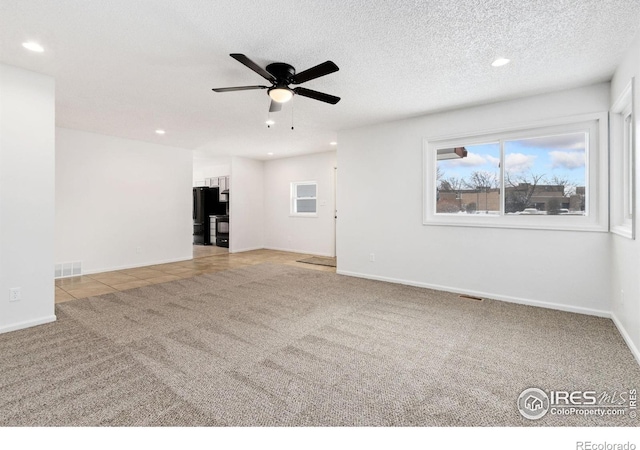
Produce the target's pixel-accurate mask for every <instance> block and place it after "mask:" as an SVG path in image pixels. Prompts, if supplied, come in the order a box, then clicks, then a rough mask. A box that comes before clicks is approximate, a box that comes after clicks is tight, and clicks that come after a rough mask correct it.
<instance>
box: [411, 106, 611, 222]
mask: <svg viewBox="0 0 640 450" xmlns="http://www.w3.org/2000/svg"><path fill="white" fill-rule="evenodd" d="M607 119H608V118H607V113H606V112H602V113H594V114H582V115H576V116H570V117H563V118H558V119H553V120H544V121H538V122H533V123H526V124H520V125H514V126H511V127H508V128H502V129H496V130H489V131H482V132H477V133H473V134H471V133H468V134H458V135H453V136H435V137H430V138H425V139H424V140H423V190H422V192H423V225H444V226H464V227H490V228H519V229H541V230H571V231H600V232H606V231H608V151H607V149H608V120H607ZM581 131H585V132H588V133H589V142H588V145H587V148H586V149H585V150H586V159H587V161H586V168H585V177H586V180H585V181H586V183H585V191H586V194H587V205H586V207H585V211H586V212H587V215H585V216H547V215H528V216H525V215H518V216H513V215H506V214H505V213H504V191H505V183H504V153H505V152H504V147H503V145H502V144H501V147H500V160H501V164H500V190H501V195H500V202H501V207H500V215H491V214H486V215H485V214H446V213H436V189H437V180H436V176H435V174H436V169H437V159H436V154H437V150H438V149H439V148H450V147H464V146H470V145H477V144H485V143H490V142H500V143H502V142H504V141H509V140H516V139H526V138H536V137H543V136H550V135H559V134H569V133H577V132H581Z"/></svg>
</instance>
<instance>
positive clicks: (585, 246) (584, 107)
mask: <svg viewBox="0 0 640 450" xmlns="http://www.w3.org/2000/svg"><path fill="white" fill-rule="evenodd" d="M608 107H609V84H608V83H603V84H599V85H595V86H589V87H585V88H580V89H574V90H569V91H563V92H557V93H551V94H546V95H539V96H534V97H529V98H524V99H518V100H513V101H507V102H501V103H496V104H490V105H483V106H478V107H474V108H467V109H462V110H456V111H450V112H443V113H439V114H432V115H428V116H424V117H419V118H414V119H409V120H402V121H397V122H392V123H386V124H380V125H375V126H369V127H363V128H359V129H354V130H347V131H343V132H340V133H339V142H340V149H339V151H338V167H339V171H340V172H339V177H338V188H337V189H338V192H337V198H338V205H337V206H338V213H339V215H338V223H337V225H338V227H337V230H338V242H337V244H338V246H337V249H338V251H337V253H338V272H339V273H343V274H351V275H356V276H362V277H369V278H376V279H383V280H390V281H398V282H401V283H407V284H414V285H420V286H430V287H435V288H440V289H445V290H451V291H456V292H467V293H474V294H477V295H481V296H487V297H492V298H497V299H502V300H508V301H514V302H522V303H529V304H535V305H540V306H549V307H553V308H558V309H565V310H571V311H579V312H585V313H592V314H598V315H608V314H609V311H610V304H609V300H608V297H609V292H610V291H609V282H608V279H609V236H608V234H607V233H601V232H600V233H598V232H571V231H540V230H516V229H492V228H467V227H442V226H425V225H423V224H422V200H423V196H422V183H423V182H422V176H423V175H422V144H423V139H424V138H425V137H430V136H443V135H453V134H457V133H479V132H483V131H488V130H494V129H499V128H504V127H507V126H512V125H517V124H519V123H527V122H533V121H536V120H544V119H549V118H552V117H563V116H570V115H574V114H583V113H592V112H603V111H607V110H608ZM603 150H606V149H603ZM371 253H374V254H375V262H370V261H369V255H370V254H371Z"/></svg>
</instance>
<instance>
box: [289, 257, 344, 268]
mask: <svg viewBox="0 0 640 450" xmlns="http://www.w3.org/2000/svg"><path fill="white" fill-rule="evenodd" d="M296 262H299V263H305V264H316V265H318V266H329V267H336V258H330V257H328V256H312V257H310V258H304V259H299V260H298V261H296Z"/></svg>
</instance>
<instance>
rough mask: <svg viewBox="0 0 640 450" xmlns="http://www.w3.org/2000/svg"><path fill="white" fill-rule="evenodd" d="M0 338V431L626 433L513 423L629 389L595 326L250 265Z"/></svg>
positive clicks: (605, 331)
mask: <svg viewBox="0 0 640 450" xmlns="http://www.w3.org/2000/svg"><path fill="white" fill-rule="evenodd" d="M57 314H58V317H59V320H58V321H57V322H56V323H51V324H46V325H41V326H38V327H35V328H31V329H27V330H21V331H16V332H12V333H7V334H4V335H0V426H13V425H27V426H50V425H67V426H160V425H171V426H325V425H334V426H356V425H357V426H381V425H384V426H463V425H464V426H489V425H490V426H510V425H515V426H528V425H537V426H540V425H542V426H564V425H571V426H578V425H579V426H597V425H608V426H621V425H622V426H624V425H627V426H628V425H633V426H637V425H638V421H637V420H636V421H632V420H630V419H628V418H619V417H612V418H607V417H586V418H585V417H582V416H571V417H557V416H551V415H549V414H547V416H545V417H544V418H543V419H541V420H539V421H535V422H534V421H528V420H526V419H524V418H522V417H521V416H520V414H519V413H518V411H517V408H516V401H517V398H518V395H519V394H520V392H521V391H522V390H523V389H525V388H528V387H532V386H535V387H540V388H544V389H568V390H571V389H582V390H586V389H595V390H611V391H613V390H618V391H620V390H621V389H628V388H630V387H634V386H635V387H640V370H639V368H638V366H637V365H636V363H635V362H634V359H633V357H632V355H631V353H630V351H629V350H628V348H627V347H626V346H625V344H624V343H623V341H622V338H621V337H620V335H619V334H618V332H617V331H616V329H615V327H614V325H613V324H612V322H611V321H610V320H608V319H602V318H596V317H590V316H583V315H577V314H571V313H565V312H558V311H551V310H546V309H540V308H533V307H528V306H521V305H514V304H508V303H503V302H498V301H491V300H485V301H482V302H478V301H473V300H466V299H461V298H459V297H458V296H457V295H455V294H448V293H442V292H437V291H433V290H428V289H420V288H414V287H408V286H401V285H395V284H389V283H382V282H376V281H370V280H363V279H358V278H351V277H346V276H341V275H336V274H334V273H326V272H319V271H315V270H306V269H302V268H297V267H292V266H285V265H276V264H260V265H256V266H251V267H245V268H241V269H235V270H229V271H225V272H218V273H215V274H210V275H203V276H199V277H196V278H191V279H184V280H178V281H172V282H169V283H163V284H157V285H151V286H146V287H142V288H138V289H132V290H129V291H124V292H117V293H112V294H106V295H102V296H99V297H92V298H89V299H82V300H75V301H70V302H67V303H63V304H60V305H58V306H57Z"/></svg>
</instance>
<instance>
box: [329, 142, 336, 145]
mask: <svg viewBox="0 0 640 450" xmlns="http://www.w3.org/2000/svg"><path fill="white" fill-rule="evenodd" d="M329 145H338V143H337V142H336V141H331V142H329Z"/></svg>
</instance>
